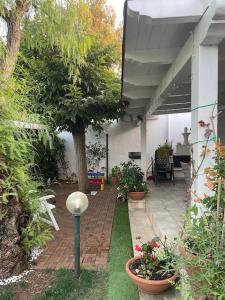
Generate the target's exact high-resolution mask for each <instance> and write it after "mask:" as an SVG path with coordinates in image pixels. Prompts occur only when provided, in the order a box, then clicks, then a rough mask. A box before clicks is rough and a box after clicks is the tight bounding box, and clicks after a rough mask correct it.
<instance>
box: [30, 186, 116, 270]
mask: <svg viewBox="0 0 225 300" xmlns="http://www.w3.org/2000/svg"><path fill="white" fill-rule="evenodd" d="M53 189H54V190H55V192H56V213H55V217H56V219H57V222H58V224H59V228H60V230H59V231H53V236H54V238H53V239H52V240H51V241H49V242H48V244H47V247H46V248H45V250H44V252H43V253H42V254H41V256H40V257H39V258H38V259H37V261H36V265H35V266H34V267H35V268H36V269H59V268H69V269H73V268H74V257H73V218H72V216H71V214H70V213H69V212H68V211H67V209H66V199H67V197H68V195H69V194H70V193H72V192H74V191H76V190H77V187H76V186H75V185H73V184H61V185H56V186H54V187H53ZM116 196H117V191H116V189H115V188H112V187H107V186H106V188H105V190H104V191H103V192H100V191H99V192H98V193H97V195H96V196H90V195H88V199H89V207H88V209H87V211H86V212H85V213H84V215H82V216H81V264H83V266H85V268H88V266H90V267H91V268H93V267H94V266H95V267H96V268H97V269H106V267H107V261H108V255H109V248H110V242H111V231H112V225H113V217H114V209H115V202H116Z"/></svg>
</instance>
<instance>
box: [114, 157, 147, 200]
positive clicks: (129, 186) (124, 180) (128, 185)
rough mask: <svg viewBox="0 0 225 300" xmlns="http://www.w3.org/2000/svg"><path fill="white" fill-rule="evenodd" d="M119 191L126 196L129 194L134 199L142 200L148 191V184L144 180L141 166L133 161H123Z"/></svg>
mask: <svg viewBox="0 0 225 300" xmlns="http://www.w3.org/2000/svg"><path fill="white" fill-rule="evenodd" d="M121 166H122V170H121V178H120V183H119V188H118V190H119V193H120V194H122V195H123V196H124V198H126V197H127V195H129V197H130V198H131V199H133V200H142V199H143V198H144V197H145V195H146V193H147V192H148V186H147V184H146V182H144V181H143V176H144V173H143V172H142V171H141V168H140V167H139V166H138V165H136V164H134V163H133V162H131V161H130V162H127V163H122V164H121Z"/></svg>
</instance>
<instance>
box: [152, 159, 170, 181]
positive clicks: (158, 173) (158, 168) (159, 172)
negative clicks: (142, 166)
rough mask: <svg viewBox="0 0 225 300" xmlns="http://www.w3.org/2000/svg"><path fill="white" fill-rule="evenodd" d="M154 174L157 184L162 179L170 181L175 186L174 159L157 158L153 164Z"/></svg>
mask: <svg viewBox="0 0 225 300" xmlns="http://www.w3.org/2000/svg"><path fill="white" fill-rule="evenodd" d="M152 174H153V177H154V182H155V184H157V183H158V181H159V180H160V179H162V180H169V181H171V182H173V184H175V177H174V167H173V157H172V156H170V157H169V158H156V159H155V161H154V163H153V171H152Z"/></svg>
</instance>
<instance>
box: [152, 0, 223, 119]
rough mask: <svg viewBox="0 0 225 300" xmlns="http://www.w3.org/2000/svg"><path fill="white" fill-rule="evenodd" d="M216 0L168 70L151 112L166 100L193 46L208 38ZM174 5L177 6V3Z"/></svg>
mask: <svg viewBox="0 0 225 300" xmlns="http://www.w3.org/2000/svg"><path fill="white" fill-rule="evenodd" d="M195 2H196V1H195ZM216 2H217V1H216V0H213V1H212V2H211V4H210V6H209V7H208V8H207V10H206V11H205V13H204V15H203V17H202V19H201V21H200V22H199V23H198V25H197V26H196V29H195V31H194V34H192V35H190V37H189V38H188V40H187V41H186V43H185V45H184V46H183V48H182V49H181V50H180V52H179V54H178V55H177V57H176V59H175V60H174V62H173V64H172V65H171V67H170V68H169V70H168V72H167V73H166V74H165V75H164V77H163V79H162V81H161V83H160V84H159V86H158V88H157V90H156V92H155V95H154V97H153V101H152V102H151V104H150V106H149V108H148V109H149V113H150V114H153V113H154V111H155V110H156V109H157V108H158V107H159V106H160V105H162V103H163V102H164V101H165V98H164V97H163V94H164V93H165V91H166V90H167V88H168V87H170V85H171V84H172V82H173V81H174V79H175V78H176V77H177V76H178V74H179V73H180V72H181V71H182V69H183V68H184V67H185V65H186V64H187V63H188V61H189V60H190V58H191V56H192V52H193V46H194V45H199V44H201V43H203V42H204V41H205V40H206V38H207V35H208V33H209V29H210V26H211V24H212V19H213V17H214V16H215V13H216V7H217V6H216V4H217V3H216ZM174 6H175V7H176V5H174ZM218 41H219V40H218Z"/></svg>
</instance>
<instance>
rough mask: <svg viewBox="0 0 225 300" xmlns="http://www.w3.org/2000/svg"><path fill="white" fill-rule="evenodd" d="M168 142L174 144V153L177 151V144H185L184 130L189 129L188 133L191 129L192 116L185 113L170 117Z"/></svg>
mask: <svg viewBox="0 0 225 300" xmlns="http://www.w3.org/2000/svg"><path fill="white" fill-rule="evenodd" d="M168 127H169V128H168V140H169V142H172V145H173V149H174V151H175V150H176V145H177V143H179V142H180V143H183V137H182V135H181V133H182V132H184V128H185V127H187V128H188V131H190V129H191V114H190V113H183V114H176V115H169V116H168Z"/></svg>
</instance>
